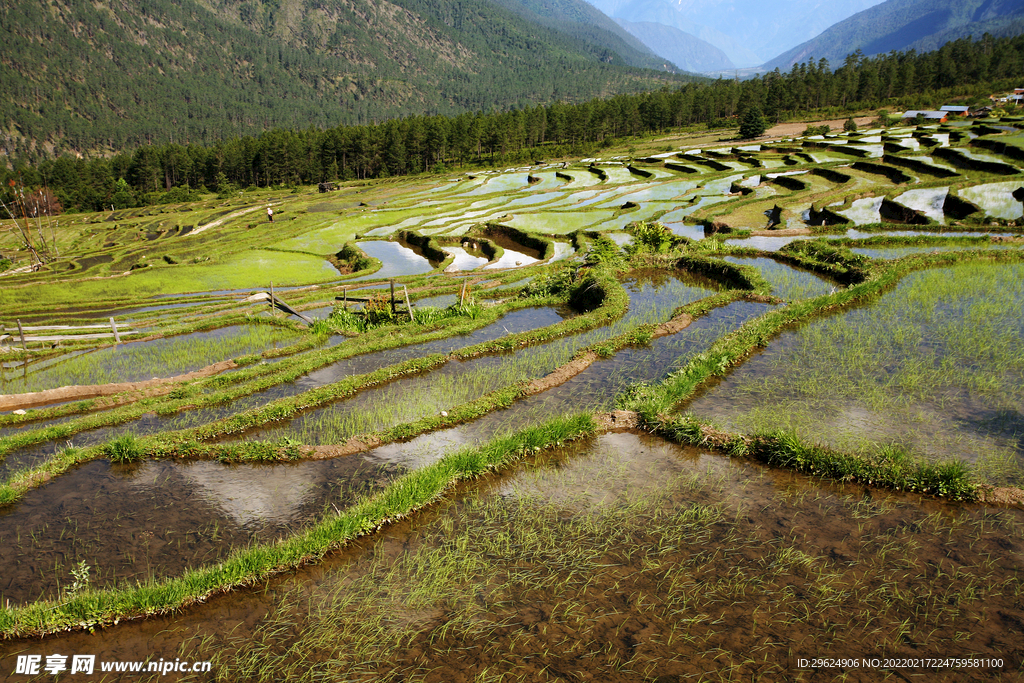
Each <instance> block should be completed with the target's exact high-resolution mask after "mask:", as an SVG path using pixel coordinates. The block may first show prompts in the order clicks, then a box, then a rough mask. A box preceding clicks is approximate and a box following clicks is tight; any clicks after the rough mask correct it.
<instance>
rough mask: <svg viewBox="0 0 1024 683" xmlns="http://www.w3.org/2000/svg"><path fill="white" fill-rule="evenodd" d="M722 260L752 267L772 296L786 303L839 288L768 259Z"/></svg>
mask: <svg viewBox="0 0 1024 683" xmlns="http://www.w3.org/2000/svg"><path fill="white" fill-rule="evenodd" d="M724 260H726V261H728V262H729V263H735V264H737V265H747V266H754V267H755V268H757V269H758V270H759V271H761V276H762V277H763V278H764V279H765V280H767V281H768V282H769V283H770V284H771V286H772V294H774V295H775V296H777V297H781V298H783V299H786V300H788V301H794V300H796V299H808V298H811V297H816V296H822V295H824V294H830V293H832V292H834V291H835V290H836V289H837V288H838V286H839V285H838V284H837V283H835V282H829V281H828V280H826V279H824V278H822V277H820V276H818V275H815V274H814V273H812V272H810V271H806V270H801V269H799V268H793V267H792V266H789V265H786V264H784V263H779V262H778V261H775V260H773V259H770V258H763V257H762V258H745V257H743V258H741V257H736V256H726V257H725V259H724Z"/></svg>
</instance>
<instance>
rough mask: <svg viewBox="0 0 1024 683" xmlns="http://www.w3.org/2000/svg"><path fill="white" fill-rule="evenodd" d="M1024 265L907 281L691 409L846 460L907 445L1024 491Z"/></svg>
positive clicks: (793, 342) (788, 337)
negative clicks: (844, 455)
mask: <svg viewBox="0 0 1024 683" xmlns="http://www.w3.org/2000/svg"><path fill="white" fill-rule="evenodd" d="M1022 275H1024V266H1020V265H963V266H957V267H955V268H942V269H934V270H927V271H920V272H915V273H912V274H910V275H908V276H906V277H905V278H904V279H903V280H902V281H901V282H900V284H899V285H898V286H897V288H896V289H895V290H894V291H892V292H889V293H887V294H885V295H883V296H882V298H881V299H879V300H878V301H876V302H874V303H871V304H869V305H865V306H863V307H860V308H856V309H853V310H848V311H846V312H843V313H841V314H838V315H836V316H831V317H828V318H823V319H820V320H816V321H813V322H810V323H807V324H805V325H802V326H800V327H799V328H797V329H795V330H791V331H787V332H784V333H783V334H782V335H780V336H779V337H778V338H777V339H776V340H774V341H773V342H772V343H771V344H770V345H769V347H768V348H767V349H766V350H765V351H764V352H762V353H758V354H755V355H754V356H753V357H751V358H750V359H749V360H748V361H746V362H745V363H744V364H743V365H742V366H740V367H739V368H738V369H736V370H735V371H733V372H732V373H731V374H730V375H729V376H727V377H726V378H725V379H724V380H722V381H721V382H720V383H719V384H717V385H712V386H710V387H709V388H708V389H707V390H705V392H704V393H703V394H701V395H699V396H698V397H697V398H696V399H695V400H693V401H692V402H690V403H688V404H687V405H684V406H681V407H680V410H687V411H692V412H693V413H695V414H696V415H698V416H701V417H706V418H710V419H713V420H715V421H717V422H718V423H719V424H721V425H722V426H723V427H724V428H725V429H727V430H730V431H739V432H743V433H753V432H756V431H763V430H772V429H787V430H792V431H794V432H796V433H797V434H798V435H800V436H801V437H803V438H804V439H806V440H808V441H811V442H820V443H824V444H827V445H831V446H834V447H837V448H841V449H845V450H851V451H856V450H861V449H875V448H877V447H878V446H879V445H883V444H889V443H897V444H900V445H902V446H903V447H904V448H906V449H908V450H909V451H910V452H911V453H913V454H915V455H917V456H920V457H925V458H929V459H950V458H957V459H963V460H965V461H967V462H968V463H970V464H971V466H972V467H973V469H974V470H975V472H976V473H977V475H978V476H979V477H981V478H983V479H985V480H987V481H990V482H992V483H995V484H1012V485H1020V484H1021V483H1022V482H1024V439H1022V438H1021V435H1022V434H1024V414H1022V412H1021V406H1022V405H1024V381H1022V378H1024V354H1022V353H1021V348H1022V347H1024V319H1022V318H1021V316H1020V315H1019V311H1020V308H1021V306H1022V305H1024V286H1022V285H1021V282H1024V280H1021V276H1022Z"/></svg>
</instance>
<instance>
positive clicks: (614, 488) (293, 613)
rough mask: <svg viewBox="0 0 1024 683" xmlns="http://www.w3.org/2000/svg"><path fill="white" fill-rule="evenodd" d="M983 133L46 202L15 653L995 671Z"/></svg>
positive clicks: (1001, 567)
mask: <svg viewBox="0 0 1024 683" xmlns="http://www.w3.org/2000/svg"><path fill="white" fill-rule="evenodd" d="M1007 123H1012V122H1007ZM1005 128H1007V129H1008V130H1005V131H1004V130H1002V129H996V130H999V132H998V133H995V134H988V133H990V130H985V131H982V130H979V131H978V132H982V133H986V134H984V135H980V136H974V137H971V136H968V135H961V134H959V133H958V134H956V135H950V133H951V132H953V127H947V128H927V129H925V130H923V131H915V130H913V129H906V130H892V129H890V130H888V131H881V130H878V131H868V132H866V133H863V134H860V135H855V136H846V137H844V136H828V137H818V138H817V139H807V140H805V139H802V138H797V139H795V140H789V141H783V142H773V143H766V144H763V145H750V144H743V145H741V146H733V145H734V144H735V143H726V144H725V145H724V146H721V147H718V148H708V147H705V148H702V149H699V150H698V149H687V148H686V144H685V141H679V144H678V147H677V148H675V149H673V150H672V151H665V149H664V148H661V149H651V150H648V151H647V152H646V154H648V155H649V156H643V157H642V158H641V157H638V158H637V159H627V158H624V157H615V158H612V156H613V155H609V156H608V157H604V158H600V159H598V158H593V159H584V160H578V161H577V160H571V161H569V162H567V163H565V164H563V163H557V164H554V163H552V164H542V165H538V166H532V167H523V168H510V169H503V170H500V171H473V172H471V173H469V174H464V175H459V176H458V178H457V179H456V178H455V176H454V175H453V176H452V177H451V178H450V179H449V178H441V179H437V180H435V181H427V180H424V179H422V178H419V179H410V180H399V181H397V182H396V181H389V182H387V183H383V182H382V183H376V184H375V183H367V184H354V183H353V184H350V185H344V186H343V189H342V190H341V191H340V192H339V193H338V194H335V195H333V196H328V197H324V196H321V195H319V194H318V193H316V192H315V189H314V190H310V189H305V188H304V189H299V190H289V191H287V192H286V191H267V192H260V193H257V194H254V195H252V196H247V194H245V193H243V195H241V196H240V197H237V198H233V199H232V200H230V201H221V200H216V199H213V198H211V199H209V200H206V201H203V202H197V203H194V204H193V205H190V206H187V207H164V208H163V209H162V211H163V213H160V214H159V215H158V216H155V217H154V216H147V215H144V214H145V213H146V212H148V211H149V210H136V211H123V212H118V213H117V214H116V215H109V214H108V215H83V216H73V217H69V219H68V220H67V222H66V224H63V227H62V230H66V231H67V233H66V234H65V235H62V236H61V244H62V245H63V244H66V245H67V248H68V250H69V253H72V254H74V255H73V256H72V257H70V258H68V259H66V260H65V261H61V262H59V263H56V264H54V266H53V267H52V268H51V269H49V270H39V271H35V272H22V273H15V274H7V275H3V276H2V277H0V311H2V320H0V322H2V323H3V325H4V328H3V330H0V335H3V336H0V348H2V349H3V350H2V353H0V360H2V362H3V363H4V366H3V369H2V375H0V380H2V381H0V391H2V392H3V393H4V394H5V395H4V396H2V397H0V401H4V403H3V404H2V405H3V407H2V408H0V410H2V411H3V412H2V413H0V480H2V482H0V547H3V548H4V552H3V553H2V554H0V637H2V638H3V640H0V671H3V673H4V675H5V676H6V675H8V674H11V672H12V671H14V669H15V662H16V661H17V657H18V656H26V655H40V656H42V657H43V660H42V661H45V656H46V655H49V654H52V653H54V652H60V653H65V652H67V653H77V654H96V655H97V657H98V659H99V660H100V661H112V660H133V659H136V660H143V659H146V658H147V657H150V656H152V657H154V659H156V658H160V657H162V658H163V659H164V660H165V661H171V660H174V659H175V658H181V659H188V660H189V661H196V660H198V661H207V660H209V661H210V662H211V670H210V672H207V673H203V674H201V675H198V676H192V677H190V676H188V675H182V674H176V675H177V676H178V677H179V678H181V679H183V680H193V679H194V680H232V681H234V680H325V679H326V680H352V681H378V680H381V681H399V680H404V681H452V680H467V681H468V680H476V681H491V680H493V681H498V680H509V681H511V680H524V681H534V680H607V681H660V682H662V683H663V682H664V681H682V680H718V679H722V680H808V681H809V680H824V679H825V678H831V677H836V676H837V677H839V678H841V679H843V680H866V681H871V680H882V679H894V680H895V679H898V678H900V677H903V678H908V677H910V678H917V679H921V680H937V679H941V678H942V677H943V676H944V675H945V674H950V675H951V676H952V677H953V678H954V679H955V680H994V679H1014V678H1019V677H1020V676H1021V674H1022V673H1024V669H1022V666H1024V646H1022V643H1024V632H1022V629H1024V627H1022V626H1021V625H1022V624H1024V588H1022V587H1021V578H1020V576H1021V571H1020V570H1021V564H1020V558H1021V557H1022V554H1021V553H1022V550H1024V538H1022V535H1021V531H1022V529H1024V518H1022V517H1021V505H1022V501H1024V490H1022V489H1021V487H1022V486H1024V418H1022V416H1021V406H1022V405H1024V394H1022V391H1021V388H1022V387H1024V365H1022V361H1021V359H1022V358H1024V352H1022V349H1024V322H1022V321H1024V317H1022V316H1021V314H1020V311H1021V310H1022V305H1024V284H1022V283H1024V265H1022V264H1024V239H1022V237H1021V235H1022V230H1021V228H1020V227H1019V226H1018V225H1017V223H1018V219H1019V218H1020V215H1021V205H1020V202H1017V201H1016V200H1014V199H1013V198H1012V195H1011V192H1012V191H1013V190H1014V189H1016V188H1017V187H1019V186H1020V185H1021V184H1024V172H1021V171H1020V169H1018V167H1017V165H1016V164H1017V162H1016V161H1014V160H1013V159H1010V158H1005V157H1003V156H1000V155H999V154H997V153H994V152H992V147H991V146H984V141H985V140H999V139H1000V138H1003V137H1010V136H1013V135H1016V134H1017V132H1018V128H1017V127H1016V126H1013V125H1007V126H1005ZM957 130H961V129H957ZM963 130H967V129H963ZM912 133H916V134H917V136H916V137H908V136H910V135H911V134H912ZM894 141H899V142H900V145H897V144H896V143H895V142H894ZM977 141H982V142H981V143H977ZM915 143H917V144H915ZM929 143H935V144H931V145H929ZM922 144H924V145H926V146H929V149H933V150H942V149H946V151H943V152H941V153H940V152H935V156H934V157H933V156H928V157H922V156H921V152H920V149H919V147H921V145H922ZM979 145H980V146H979ZM979 150H984V151H983V152H981V151H979ZM656 151H657V152H658V153H656V154H655V153H654V152H656ZM947 152H948V154H947ZM929 154H931V152H929ZM865 162H866V163H865ZM1006 167H1008V168H1010V169H1011V171H1016V172H1017V173H1016V174H1015V175H1013V176H1011V175H1008V173H1007V170H1006ZM687 169H689V170H687ZM908 178H909V179H910V180H907V179H908ZM268 203H269V204H272V205H273V206H274V207H275V218H276V220H275V222H274V223H273V224H270V223H264V222H262V221H261V219H260V218H259V217H260V216H262V209H263V207H265V206H266V205H267V204H268ZM186 208H187V209H188V211H186V210H185V209H186ZM769 215H774V216H777V217H778V225H777V226H776V227H777V228H780V229H781V231H780V230H771V229H765V227H766V223H767V222H768V216H769ZM655 221H660V222H661V223H663V224H665V225H666V229H665V230H664V231H661V230H659V229H657V228H656V227H655V228H651V227H650V226H649V224H650V223H652V222H655ZM0 235H9V233H5V232H0ZM9 239H10V237H9V236H6V237H0V250H4V253H6V251H7V250H8V248H9V247H10V246H11V245H10V244H9V243H8V242H7V241H9ZM16 265H17V264H16ZM71 266H73V267H71ZM271 283H273V286H274V296H275V297H276V298H277V299H278V300H279V301H280V302H281V305H280V306H278V307H277V308H271V307H270V306H269V305H268V301H269V299H270V289H271ZM392 289H394V292H395V298H394V301H393V302H392V294H391V292H392ZM253 294H256V295H257V296H252V295H253ZM407 296H408V299H407V298H406V297H407ZM294 311H297V312H299V313H304V314H305V315H306V316H307V319H303V318H301V317H299V316H296V315H293V314H292V312H294ZM410 312H411V315H410ZM310 316H311V317H310ZM110 318H114V320H115V322H116V323H117V324H118V326H119V327H121V328H122V329H125V328H126V327H128V326H129V325H130V326H131V328H132V330H137V331H139V332H140V335H139V336H141V335H145V337H146V341H139V342H131V343H124V340H122V341H121V343H114V341H113V340H112V339H103V340H90V339H87V338H84V337H79V338H77V339H76V338H74V337H73V336H72V334H71V333H65V332H59V333H57V336H63V337H66V338H64V339H61V340H59V341H57V342H52V341H45V342H44V341H37V340H34V339H33V337H32V334H28V335H27V337H28V341H27V343H26V344H24V345H23V344H22V342H21V333H19V332H18V331H17V324H18V322H19V321H20V322H21V324H22V326H23V327H26V326H27V327H29V328H31V327H32V326H40V325H68V326H70V325H82V324H94V323H95V324H104V325H107V324H109V319H110ZM25 347H27V348H25ZM215 364H217V365H215ZM191 371H202V372H200V373H199V374H198V375H195V376H191V377H186V378H181V377H178V376H179V375H182V374H184V373H187V372H191ZM153 378H157V379H158V380H162V381H157V382H153V381H152V380H153ZM143 381H144V382H146V383H145V384H138V385H136V386H133V387H119V388H117V389H116V392H117V393H110V394H106V395H105V394H104V393H103V392H102V391H100V390H99V389H98V387H99V385H105V384H109V383H114V382H143ZM70 385H83V386H84V388H83V389H74V390H71V389H68V390H64V391H62V392H58V393H30V392H45V391H48V390H53V389H58V388H61V387H65V386H70ZM110 391H115V390H114V389H111V390H110ZM76 392H77V393H76ZM247 586H254V587H256V588H257V589H256V590H243V588H244V587H247ZM143 616H148V618H145V619H136V618H135V617H143ZM69 629H70V631H69ZM39 636H45V637H44V638H43V639H42V640H39ZM824 656H828V657H850V658H856V659H857V660H858V661H860V660H861V659H862V658H869V659H874V658H880V659H883V660H884V659H885V658H927V657H974V658H984V659H985V660H986V661H987V660H995V662H997V663H989V664H986V666H985V667H978V666H973V667H969V668H961V669H957V670H956V671H955V672H953V671H951V670H939V669H937V668H935V667H930V668H929V667H927V666H925V667H917V668H914V669H907V668H903V669H900V668H898V667H894V666H892V665H889V666H888V668H886V667H885V666H882V667H880V668H879V667H876V668H870V667H867V668H866V667H863V666H853V665H850V664H849V663H847V664H846V665H844V666H842V667H839V668H837V669H829V670H827V671H825V670H822V669H819V670H817V671H816V670H813V669H812V668H808V667H806V666H803V665H801V664H800V659H802V658H814V657H824ZM4 667H7V668H4ZM11 675H13V674H11ZM13 676H14V678H16V679H17V680H32V677H31V676H20V675H13ZM43 678H46V679H47V680H49V679H50V678H52V676H50V675H49V674H44V675H41V676H40V677H39V679H40V680H42V679H43ZM160 678H161V676H159V675H155V674H152V673H149V674H146V673H141V674H139V675H138V676H137V677H136V678H134V679H133V680H157V679H160ZM12 680H14V679H13V678H12Z"/></svg>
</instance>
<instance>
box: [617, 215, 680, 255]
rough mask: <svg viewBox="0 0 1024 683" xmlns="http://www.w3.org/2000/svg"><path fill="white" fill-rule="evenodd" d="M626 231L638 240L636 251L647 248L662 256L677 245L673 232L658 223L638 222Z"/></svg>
mask: <svg viewBox="0 0 1024 683" xmlns="http://www.w3.org/2000/svg"><path fill="white" fill-rule="evenodd" d="M626 231H627V232H629V233H630V234H631V235H633V238H634V239H635V240H636V244H635V247H634V251H639V250H640V248H644V247H645V248H647V249H650V250H651V251H653V252H655V253H658V254H660V253H664V252H666V251H668V250H669V249H671V248H672V245H673V244H675V239H674V237H675V236H674V235H673V234H672V231H671V230H669V229H668V228H666V227H665V226H664V225H662V224H661V223H659V222H657V221H637V222H636V223H633V224H631V225H630V226H629V227H628V228H626Z"/></svg>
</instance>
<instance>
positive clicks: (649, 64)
mask: <svg viewBox="0 0 1024 683" xmlns="http://www.w3.org/2000/svg"><path fill="white" fill-rule="evenodd" d="M491 1H492V2H494V3H495V4H497V5H500V6H502V7H504V8H506V9H508V10H511V11H512V12H514V13H516V14H518V15H519V16H521V17H523V18H524V19H526V20H527V21H530V22H532V23H535V24H538V25H540V26H546V27H547V28H550V29H554V30H555V31H558V32H559V33H562V34H564V35H566V36H569V37H571V38H574V39H576V40H582V41H584V42H586V43H589V44H591V45H595V46H600V47H603V48H605V49H606V50H608V51H610V52H614V53H616V54H618V55H619V56H620V57H622V58H623V60H624V61H625V62H626V63H627V64H629V65H630V66H637V67H643V68H648V69H663V68H664V66H665V60H663V59H658V57H657V56H656V54H655V53H654V51H653V50H651V49H650V48H648V47H647V46H646V45H644V43H643V41H641V40H638V39H637V38H636V37H634V36H633V35H631V34H630V33H628V32H627V31H625V30H623V29H622V27H620V26H619V25H618V24H617V23H615V21H613V20H612V19H611V18H609V17H607V16H605V15H604V14H602V13H601V11H600V10H598V9H597V8H596V7H593V6H592V5H589V4H588V3H586V2H584V0H491Z"/></svg>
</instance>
